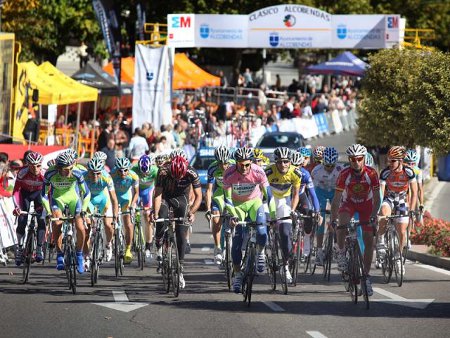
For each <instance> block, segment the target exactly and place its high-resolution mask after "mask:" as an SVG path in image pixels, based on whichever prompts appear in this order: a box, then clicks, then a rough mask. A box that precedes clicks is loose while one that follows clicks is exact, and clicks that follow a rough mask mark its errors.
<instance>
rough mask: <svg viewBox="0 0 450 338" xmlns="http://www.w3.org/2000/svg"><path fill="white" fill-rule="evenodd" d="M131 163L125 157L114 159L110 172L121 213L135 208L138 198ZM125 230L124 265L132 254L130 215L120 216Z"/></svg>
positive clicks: (136, 180) (137, 189)
mask: <svg viewBox="0 0 450 338" xmlns="http://www.w3.org/2000/svg"><path fill="white" fill-rule="evenodd" d="M130 167H131V162H130V160H129V159H128V158H126V157H118V158H116V165H115V167H114V168H113V170H112V171H111V177H112V179H113V182H114V189H115V191H116V195H117V200H118V202H119V207H120V210H121V211H122V212H126V211H129V210H130V211H132V209H134V208H136V202H137V199H138V196H139V177H138V175H136V173H135V172H134V171H131V170H130ZM122 217H123V218H122V219H123V224H124V228H125V245H126V246H125V255H124V257H123V260H124V263H127V264H129V263H131V261H132V260H133V254H132V253H131V243H132V242H133V233H134V232H133V224H132V223H131V216H130V214H125V215H122Z"/></svg>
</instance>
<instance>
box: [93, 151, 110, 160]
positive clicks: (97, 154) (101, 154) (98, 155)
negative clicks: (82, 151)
mask: <svg viewBox="0 0 450 338" xmlns="http://www.w3.org/2000/svg"><path fill="white" fill-rule="evenodd" d="M92 158H97V159H99V160H102V161H106V159H107V158H108V156H107V155H106V154H105V153H104V152H103V151H96V152H95V153H94V156H92Z"/></svg>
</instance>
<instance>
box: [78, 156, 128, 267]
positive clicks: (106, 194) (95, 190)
mask: <svg viewBox="0 0 450 338" xmlns="http://www.w3.org/2000/svg"><path fill="white" fill-rule="evenodd" d="M94 155H95V154H94ZM87 167H88V171H87V172H86V173H85V174H84V178H85V181H86V184H87V186H88V187H89V190H90V192H91V200H90V202H89V207H88V208H89V211H91V212H94V210H95V209H97V212H98V213H100V214H102V215H105V216H106V218H105V222H104V224H105V234H106V261H107V262H109V261H110V260H111V258H112V246H111V240H112V236H113V227H112V222H115V221H116V219H117V215H118V211H119V210H118V202H117V196H116V192H115V190H114V182H113V180H112V178H111V176H110V175H109V173H107V172H106V171H105V162H104V161H103V160H100V157H94V158H92V159H91V160H90V161H89V163H88V165H87ZM88 241H89V238H86V246H85V248H87V242H88Z"/></svg>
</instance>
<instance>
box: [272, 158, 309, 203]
mask: <svg viewBox="0 0 450 338" xmlns="http://www.w3.org/2000/svg"><path fill="white" fill-rule="evenodd" d="M265 172H266V176H267V179H268V181H269V184H270V187H271V188H272V194H273V196H275V197H276V198H286V197H290V196H291V189H292V187H296V188H300V183H301V181H302V179H301V173H299V172H298V171H297V170H296V168H295V167H294V166H293V165H291V166H290V167H289V169H288V171H287V172H286V174H282V173H280V172H279V171H278V169H277V165H276V164H272V165H271V166H269V167H267V168H266V170H265Z"/></svg>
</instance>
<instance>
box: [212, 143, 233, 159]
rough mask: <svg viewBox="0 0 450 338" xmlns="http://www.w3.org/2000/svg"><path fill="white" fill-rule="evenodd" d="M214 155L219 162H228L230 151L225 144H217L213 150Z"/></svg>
mask: <svg viewBox="0 0 450 338" xmlns="http://www.w3.org/2000/svg"><path fill="white" fill-rule="evenodd" d="M214 157H215V158H216V160H217V161H219V162H221V163H228V161H229V160H230V157H231V151H230V149H228V148H227V147H225V146H219V147H217V148H216V150H214Z"/></svg>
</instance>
